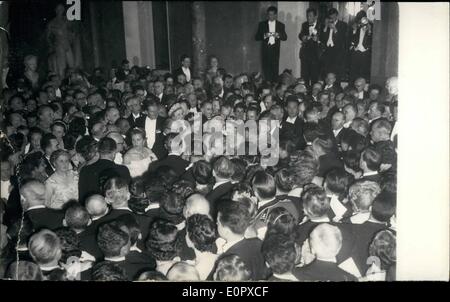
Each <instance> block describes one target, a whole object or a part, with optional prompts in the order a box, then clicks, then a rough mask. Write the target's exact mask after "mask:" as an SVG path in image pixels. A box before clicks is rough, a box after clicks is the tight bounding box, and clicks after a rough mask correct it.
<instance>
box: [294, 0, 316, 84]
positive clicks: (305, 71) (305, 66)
mask: <svg viewBox="0 0 450 302" xmlns="http://www.w3.org/2000/svg"><path fill="white" fill-rule="evenodd" d="M306 19H307V20H308V21H306V22H303V24H302V30H301V31H300V34H299V35H298V38H299V39H300V41H302V48H300V62H301V76H302V79H303V80H305V84H306V85H307V86H308V87H311V86H312V85H313V84H314V83H316V82H317V81H318V79H319V72H320V66H319V35H320V30H321V28H320V25H319V22H317V10H315V9H314V8H308V9H307V10H306Z"/></svg>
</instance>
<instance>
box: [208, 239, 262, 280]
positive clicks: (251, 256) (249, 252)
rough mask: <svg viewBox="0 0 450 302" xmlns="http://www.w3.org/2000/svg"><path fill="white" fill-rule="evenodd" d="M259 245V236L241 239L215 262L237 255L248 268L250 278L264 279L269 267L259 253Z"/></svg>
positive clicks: (260, 243) (260, 242)
mask: <svg viewBox="0 0 450 302" xmlns="http://www.w3.org/2000/svg"><path fill="white" fill-rule="evenodd" d="M261 245H262V241H261V240H260V239H259V238H250V239H243V240H241V241H239V242H238V243H236V244H235V245H233V246H232V247H230V248H229V249H228V250H227V251H226V252H224V253H223V254H222V255H220V256H219V258H218V259H217V260H216V263H217V262H218V261H219V260H220V259H222V258H223V257H226V256H229V255H237V256H239V258H241V260H242V261H244V263H245V264H246V265H247V267H248V269H249V270H250V272H251V280H265V279H267V278H268V277H269V276H270V269H269V268H268V267H267V266H266V264H265V260H264V257H263V255H262V254H261ZM212 271H213V272H214V271H215V269H213V270H212Z"/></svg>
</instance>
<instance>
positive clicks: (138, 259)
mask: <svg viewBox="0 0 450 302" xmlns="http://www.w3.org/2000/svg"><path fill="white" fill-rule="evenodd" d="M105 261H108V260H105ZM111 262H113V263H116V264H117V265H119V266H120V267H121V268H123V269H124V270H125V272H126V274H127V277H128V280H129V281H134V280H135V279H136V278H137V277H138V276H137V275H138V274H140V273H142V272H143V271H153V270H155V268H156V261H155V260H154V259H153V257H152V256H151V255H149V254H143V253H139V252H134V251H131V252H130V253H128V254H127V255H126V256H125V260H123V261H111Z"/></svg>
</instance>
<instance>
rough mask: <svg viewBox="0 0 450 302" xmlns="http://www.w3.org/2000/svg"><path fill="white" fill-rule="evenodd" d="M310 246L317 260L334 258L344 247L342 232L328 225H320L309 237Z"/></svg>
mask: <svg viewBox="0 0 450 302" xmlns="http://www.w3.org/2000/svg"><path fill="white" fill-rule="evenodd" d="M309 244H310V246H311V251H312V252H313V253H314V254H315V255H316V258H318V259H324V260H326V259H330V258H334V257H336V255H337V254H338V253H339V250H340V249H341V246H342V234H341V231H340V230H339V228H338V227H336V226H332V225H331V224H328V223H322V224H319V225H318V226H317V227H316V228H315V229H314V230H313V231H312V232H311V234H310V235H309Z"/></svg>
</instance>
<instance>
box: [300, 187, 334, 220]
mask: <svg viewBox="0 0 450 302" xmlns="http://www.w3.org/2000/svg"><path fill="white" fill-rule="evenodd" d="M301 197H302V200H303V207H304V208H305V209H307V210H308V212H309V213H310V215H313V216H314V217H322V216H325V215H326V214H327V212H328V211H329V210H330V201H329V200H328V198H327V194H326V193H325V190H324V189H323V188H321V187H319V186H316V185H311V186H310V187H309V188H305V189H304V191H303V192H302V196H301Z"/></svg>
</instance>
